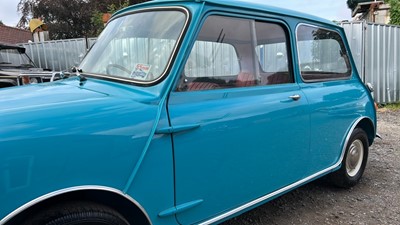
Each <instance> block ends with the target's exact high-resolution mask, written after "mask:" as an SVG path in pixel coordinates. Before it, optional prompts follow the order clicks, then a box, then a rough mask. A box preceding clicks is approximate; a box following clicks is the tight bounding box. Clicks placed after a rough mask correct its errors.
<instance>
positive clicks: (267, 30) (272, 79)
mask: <svg viewBox="0 0 400 225" xmlns="http://www.w3.org/2000/svg"><path fill="white" fill-rule="evenodd" d="M256 31H257V47H256V53H257V56H258V61H259V64H260V67H261V71H260V79H261V85H272V84H284V83H293V81H294V79H293V75H292V73H291V72H290V71H289V55H288V50H287V49H288V48H287V46H288V41H287V38H286V36H287V35H286V33H285V30H284V29H283V27H282V26H280V25H278V24H274V23H265V22H256Z"/></svg>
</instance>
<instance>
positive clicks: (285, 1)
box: [0, 0, 351, 26]
mask: <svg viewBox="0 0 400 225" xmlns="http://www.w3.org/2000/svg"><path fill="white" fill-rule="evenodd" d="M19 1H20V0H0V5H1V7H0V20H1V21H3V23H4V24H5V25H7V26H15V25H17V23H18V21H19V18H20V16H21V15H20V14H19V13H18V12H17V5H18V2H19ZM246 1H254V2H259V3H267V4H270V5H273V6H278V7H281V8H287V9H292V10H296V11H300V12H304V13H308V14H312V15H315V16H319V17H322V18H325V19H328V20H338V21H339V20H350V19H351V15H350V14H351V12H350V10H349V9H348V8H347V5H346V0H246Z"/></svg>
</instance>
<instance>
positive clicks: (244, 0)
mask: <svg viewBox="0 0 400 225" xmlns="http://www.w3.org/2000/svg"><path fill="white" fill-rule="evenodd" d="M266 1H267V0H266ZM157 2H171V3H173V2H198V3H202V2H205V3H209V4H215V5H221V6H229V7H231V8H244V9H250V10H255V11H259V12H270V13H273V14H280V15H284V16H290V17H297V18H301V19H307V20H312V21H315V22H318V23H325V24H329V25H335V26H337V24H335V23H334V22H332V21H330V20H327V19H324V18H321V17H318V16H314V15H311V14H307V13H302V12H298V11H294V10H289V9H284V8H279V7H275V6H271V5H268V2H265V3H264V2H263V3H260V2H253V1H251V0H235V1H233V0H153V1H150V2H146V3H147V4H152V3H157ZM146 3H144V4H146Z"/></svg>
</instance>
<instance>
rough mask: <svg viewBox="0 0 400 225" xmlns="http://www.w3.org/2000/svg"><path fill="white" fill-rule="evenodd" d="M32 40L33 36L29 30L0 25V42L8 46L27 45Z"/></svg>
mask: <svg viewBox="0 0 400 225" xmlns="http://www.w3.org/2000/svg"><path fill="white" fill-rule="evenodd" d="M29 40H32V34H31V32H30V31H28V30H22V29H18V28H15V27H9V26H5V25H0V42H3V43H8V44H17V43H26V42H28V41H29Z"/></svg>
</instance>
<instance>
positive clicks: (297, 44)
mask: <svg viewBox="0 0 400 225" xmlns="http://www.w3.org/2000/svg"><path fill="white" fill-rule="evenodd" d="M300 26H307V27H313V28H317V29H324V30H327V31H331V32H335V33H337V34H338V35H339V36H340V38H341V40H342V43H343V46H344V48H345V49H346V55H347V57H348V60H349V66H350V71H349V75H348V76H346V77H336V78H325V79H323V78H321V79H313V80H305V79H304V78H303V75H302V73H301V68H300V52H299V36H298V30H299V27H300ZM295 32H296V33H295V36H296V40H295V41H296V53H297V65H298V71H299V75H300V78H301V80H302V81H303V82H304V83H317V82H326V81H340V80H350V79H351V77H352V76H353V70H354V69H353V65H352V63H351V60H350V55H349V53H350V51H349V49H348V48H347V46H346V44H345V42H344V39H343V36H342V35H341V33H340V32H338V31H336V30H333V29H330V28H326V27H323V26H317V25H313V24H309V23H299V24H297V25H296V30H295Z"/></svg>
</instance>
